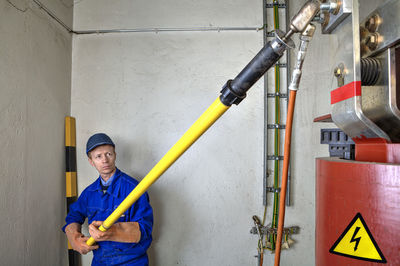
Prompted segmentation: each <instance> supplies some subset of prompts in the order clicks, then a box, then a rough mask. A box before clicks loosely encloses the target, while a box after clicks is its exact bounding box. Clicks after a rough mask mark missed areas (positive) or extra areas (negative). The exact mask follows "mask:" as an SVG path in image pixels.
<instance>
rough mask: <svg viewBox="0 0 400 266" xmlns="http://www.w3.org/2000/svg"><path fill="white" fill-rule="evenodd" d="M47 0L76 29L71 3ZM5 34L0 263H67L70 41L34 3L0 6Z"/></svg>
mask: <svg viewBox="0 0 400 266" xmlns="http://www.w3.org/2000/svg"><path fill="white" fill-rule="evenodd" d="M42 2H43V3H44V4H46V5H48V6H49V7H52V10H53V11H54V13H55V14H57V15H59V16H60V17H62V18H63V19H64V21H65V22H66V23H67V24H69V25H71V22H72V15H73V14H72V8H70V7H68V5H71V3H72V0H70V1H69V0H63V1H50V0H46V1H44V0H43V1H42ZM12 5H14V6H15V7H13V6H12ZM18 9H19V10H18ZM0 35H1V41H0V87H1V89H0V91H1V96H0V136H1V137H0V146H1V147H2V152H1V154H0V169H1V171H0V180H1V186H0V224H1V229H0V232H1V241H0V255H1V256H0V257H1V260H0V261H1V262H0V264H1V265H65V264H66V263H67V257H66V254H67V251H66V241H65V238H64V235H63V233H62V232H61V230H60V226H61V225H62V223H63V216H64V215H65V211H66V210H65V192H64V191H65V177H64V169H65V164H64V160H65V159H64V130H63V129H64V116H66V115H69V112H70V87H71V44H72V38H71V35H70V34H69V33H68V32H67V31H66V30H64V29H63V28H61V27H60V26H59V25H58V24H57V23H55V22H54V21H53V20H52V19H50V18H49V16H48V15H46V14H45V13H43V11H42V10H40V9H39V8H38V7H37V6H36V5H35V4H34V3H33V2H31V1H0Z"/></svg>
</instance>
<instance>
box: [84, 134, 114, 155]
mask: <svg viewBox="0 0 400 266" xmlns="http://www.w3.org/2000/svg"><path fill="white" fill-rule="evenodd" d="M101 145H111V146H113V147H115V144H114V142H113V141H112V140H111V138H110V137H109V136H107V135H106V134H104V133H96V134H94V135H93V136H91V137H90V138H89V139H88V141H87V143H86V154H88V153H89V152H90V151H91V150H93V149H94V148H96V147H98V146H101Z"/></svg>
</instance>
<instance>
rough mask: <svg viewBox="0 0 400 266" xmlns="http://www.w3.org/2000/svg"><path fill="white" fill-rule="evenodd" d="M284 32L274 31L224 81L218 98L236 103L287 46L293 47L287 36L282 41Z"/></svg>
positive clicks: (228, 102) (229, 102) (225, 102)
mask: <svg viewBox="0 0 400 266" xmlns="http://www.w3.org/2000/svg"><path fill="white" fill-rule="evenodd" d="M283 37H284V33H283V32H282V31H279V30H276V31H275V39H274V40H272V41H270V42H268V43H267V44H266V45H265V46H264V47H263V48H262V49H261V50H260V51H259V52H258V54H257V55H256V56H255V57H254V58H253V59H252V60H251V61H250V62H249V63H248V64H247V66H245V68H243V70H242V71H241V72H240V73H239V74H238V75H237V76H236V78H234V79H233V80H232V79H230V80H228V81H227V82H226V84H225V85H224V87H223V88H222V90H221V96H220V100H221V102H222V103H223V104H224V105H226V106H231V105H232V104H236V105H238V104H239V103H240V102H241V101H242V100H243V99H244V98H246V92H247V91H248V90H249V89H250V88H251V86H253V85H254V83H256V82H257V81H258V80H259V79H260V78H261V77H262V76H263V75H264V74H265V72H267V71H268V69H270V68H271V67H272V66H273V65H274V64H275V63H276V62H278V60H279V59H280V58H281V57H282V55H283V52H284V51H285V50H286V48H287V47H291V48H292V47H294V43H293V41H292V40H291V39H290V38H288V39H287V40H285V41H283V40H282V38H283Z"/></svg>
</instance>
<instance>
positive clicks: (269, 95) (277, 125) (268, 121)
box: [263, 0, 291, 206]
mask: <svg viewBox="0 0 400 266" xmlns="http://www.w3.org/2000/svg"><path fill="white" fill-rule="evenodd" d="M282 2H283V3H279V2H278V1H273V3H267V0H264V4H263V6H264V43H267V42H268V38H272V37H274V36H275V34H274V30H273V29H267V26H268V25H271V24H270V23H271V21H270V20H269V19H270V18H272V16H271V17H270V16H269V15H268V13H269V12H270V11H271V9H273V8H274V7H276V6H277V7H278V9H280V10H282V9H283V10H284V11H283V12H284V18H285V19H284V20H285V25H284V26H285V27H286V31H287V30H288V26H289V23H288V20H289V3H288V1H282ZM279 13H281V12H279ZM274 23H275V21H274ZM276 66H277V67H278V69H279V68H282V72H283V73H284V74H283V75H282V76H283V77H284V76H286V84H282V86H281V85H279V87H281V88H282V89H283V92H282V91H275V90H272V87H273V86H272V87H271V86H269V84H268V74H267V75H264V93H265V94H264V123H265V125H264V179H263V188H264V189H263V203H264V206H266V205H267V194H268V191H267V187H268V186H269V182H270V181H269V174H268V173H269V172H270V171H271V169H270V165H269V162H271V161H280V160H283V156H277V154H274V155H268V154H271V153H275V152H274V148H273V147H274V143H268V142H270V139H271V138H270V136H271V134H274V133H273V131H274V129H275V130H280V129H285V125H283V124H284V121H281V122H277V121H274V119H273V118H272V117H270V116H271V114H269V110H268V106H269V105H270V104H272V105H273V101H274V100H275V101H281V100H287V99H288V94H287V93H286V92H287V87H288V85H289V83H290V80H289V78H290V69H289V66H290V56H289V53H286V62H277V64H276ZM278 76H279V74H278ZM282 83H284V82H282ZM270 87H271V88H270ZM286 106H287V103H286V104H281V107H280V108H282V107H283V108H286ZM282 112H283V111H282ZM281 137H282V136H281ZM282 138H283V137H282ZM271 147H272V148H271ZM289 177H290V174H289ZM287 191H288V193H286V205H287V206H290V204H291V199H290V181H289V184H288V188H287Z"/></svg>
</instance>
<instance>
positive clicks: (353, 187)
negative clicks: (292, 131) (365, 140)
mask: <svg viewBox="0 0 400 266" xmlns="http://www.w3.org/2000/svg"><path fill="white" fill-rule="evenodd" d="M384 145H387V144H384ZM392 145H393V146H391V147H390V148H389V149H386V148H385V147H384V148H383V149H386V150H390V152H391V153H393V154H400V145H399V144H392ZM357 146H358V145H356V160H343V159H338V158H317V159H316V232H315V233H316V238H315V253H316V259H315V260H316V265H317V266H330V265H331V266H341V265H382V264H385V265H396V266H399V265H400V164H399V162H397V161H392V162H368V161H365V160H368V158H369V155H368V153H369V154H371V156H372V157H371V158H373V159H374V160H378V161H379V158H378V159H377V158H376V155H375V154H376V153H375V152H374V149H364V151H367V153H365V152H363V149H360V147H359V148H358V150H359V152H358V153H357ZM378 150H379V148H378ZM397 151H398V152H397ZM393 154H392V155H393ZM397 157H398V156H397ZM397 157H396V156H386V157H384V158H386V159H382V160H381V161H385V160H387V158H397ZM360 158H362V159H363V160H364V161H360Z"/></svg>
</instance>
